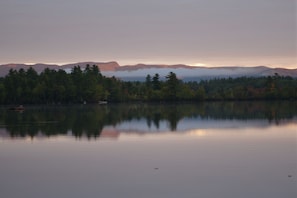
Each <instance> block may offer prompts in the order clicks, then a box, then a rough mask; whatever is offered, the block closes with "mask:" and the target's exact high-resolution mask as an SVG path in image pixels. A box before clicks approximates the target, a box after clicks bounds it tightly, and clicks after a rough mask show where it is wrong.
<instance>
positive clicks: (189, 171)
mask: <svg viewBox="0 0 297 198" xmlns="http://www.w3.org/2000/svg"><path fill="white" fill-rule="evenodd" d="M0 197H4V198H6V197H7V198H35V197H36V198H41V197H42V198H52V197H61V198H68V197H69V198H81V197H88V198H89V197H96V198H97V197H100V198H101V197H102V198H116V197H123V198H134V197H135V198H167V197H168V198H198V197H201V198H216V197H218V198H232V197H236V198H251V197H253V198H266V197H267V198H296V197H297V103H296V102H269V103H265V102H237V103H236V102H229V103H220V102H214V103H201V104H179V105H165V104H159V105H156V104H154V105H149V104H130V105H127V104H125V105H105V106H100V105H90V106H89V105H84V106H66V107H65V106H64V107H62V106H59V107H41V106H38V107H37V106H32V107H28V108H26V110H25V111H24V112H14V111H8V110H6V108H4V107H2V108H0Z"/></svg>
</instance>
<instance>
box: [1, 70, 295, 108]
mask: <svg viewBox="0 0 297 198" xmlns="http://www.w3.org/2000/svg"><path fill="white" fill-rule="evenodd" d="M278 99H281V100H287V99H290V100H296V99H297V79H296V78H292V77H288V76H279V75H278V74H275V75H274V76H268V77H257V78H256V77H239V78H220V79H211V80H202V81H199V82H198V81H191V82H183V81H181V80H179V79H178V78H177V76H176V74H175V73H173V72H170V73H169V74H168V75H167V76H166V78H165V80H160V76H159V74H158V73H156V74H154V75H150V74H148V75H147V76H146V78H145V79H144V81H143V82H140V81H136V82H134V81H133V82H132V81H130V82H125V81H121V80H119V79H117V78H115V77H110V78H109V77H105V76H103V75H102V74H101V72H100V70H99V68H98V67H97V66H96V65H93V66H90V65H87V66H86V68H85V69H82V68H81V67H80V66H75V67H74V68H72V71H71V72H70V73H67V72H66V71H65V70H62V69H59V70H51V69H48V68H47V69H45V70H44V71H43V72H41V73H40V74H38V73H37V72H36V71H35V70H34V69H33V68H32V67H30V68H29V69H27V70H25V69H19V70H14V69H10V71H9V73H8V75H6V76H5V77H1V78H0V104H60V103H61V104H73V103H84V102H86V103H98V101H108V102H127V101H147V102H150V101H213V100H222V101H223V100H278Z"/></svg>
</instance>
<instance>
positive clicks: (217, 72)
mask: <svg viewBox="0 0 297 198" xmlns="http://www.w3.org/2000/svg"><path fill="white" fill-rule="evenodd" d="M87 64H89V65H90V66H92V65H97V66H98V67H99V69H100V71H101V73H102V74H103V75H105V76H108V77H111V76H115V77H117V78H120V79H122V80H127V81H128V80H131V81H134V80H140V81H143V80H145V77H146V76H147V75H148V74H150V75H151V76H153V75H155V74H156V73H158V74H159V75H160V77H161V79H164V77H165V76H166V75H167V74H168V73H169V72H171V71H172V72H174V73H176V75H177V77H178V78H180V79H183V80H186V81H187V80H201V79H209V78H227V77H241V76H253V77H260V76H271V75H275V73H278V74H279V75H280V76H291V77H296V78H297V69H284V68H269V67H265V66H257V67H193V66H188V65H182V64H179V65H148V64H137V65H125V66H120V65H119V64H118V63H117V62H79V63H72V64H66V65H54V64H52V65H50V64H35V65H26V64H6V65H0V76H5V75H7V74H8V72H9V70H10V69H16V70H19V69H21V68H24V69H25V70H27V69H28V68H29V67H33V68H34V69H35V70H36V71H37V72H38V73H40V72H42V71H43V70H44V69H45V68H50V69H57V70H58V69H63V70H65V71H66V72H71V69H72V68H73V67H74V66H77V65H79V66H80V67H81V68H82V69H84V68H85V67H86V65H87Z"/></svg>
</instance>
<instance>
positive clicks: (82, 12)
mask: <svg viewBox="0 0 297 198" xmlns="http://www.w3.org/2000/svg"><path fill="white" fill-rule="evenodd" d="M296 21H297V14H296V0H0V64H6V63H58V64H63V63H73V62H81V61H98V62H105V61H117V62H118V63H119V64H120V65H127V64H137V63H147V64H149V63H152V64H188V65H193V66H259V65H265V66H271V67H284V68H297V58H296V57H297V36H296V35H297V31H296V29H297V28H296V26H297V22H296Z"/></svg>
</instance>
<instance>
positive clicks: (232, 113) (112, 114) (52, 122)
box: [0, 101, 297, 138]
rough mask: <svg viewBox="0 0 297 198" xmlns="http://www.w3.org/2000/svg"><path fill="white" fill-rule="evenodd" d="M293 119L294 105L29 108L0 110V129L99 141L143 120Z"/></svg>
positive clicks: (172, 124) (173, 125)
mask: <svg viewBox="0 0 297 198" xmlns="http://www.w3.org/2000/svg"><path fill="white" fill-rule="evenodd" d="M294 116H297V103H296V102H294V101H286V102H207V103H195V104H116V105H107V106H99V105H98V106H96V105H93V106H88V105H84V106H64V107H30V108H28V109H26V110H25V111H24V112H23V113H18V112H14V111H7V110H4V109H0V126H2V127H3V126H4V127H5V128H6V130H7V131H8V132H9V133H10V135H11V136H12V137H26V136H30V137H35V136H38V135H43V136H53V135H67V134H68V133H70V134H71V135H74V136H76V137H82V136H86V137H88V138H91V137H95V138H96V137H99V136H100V134H101V131H102V129H103V128H104V127H105V126H115V125H117V124H118V123H121V122H123V121H132V120H134V121H135V120H140V119H146V122H147V127H148V128H151V127H152V126H155V127H156V128H157V129H159V127H160V122H161V121H166V122H168V128H169V129H170V130H171V131H174V130H176V128H177V126H178V122H179V121H180V120H181V119H183V118H185V117H187V118H197V119H225V120H231V119H236V120H251V119H262V120H263V119H265V120H268V121H269V122H275V123H276V124H278V123H279V122H280V121H281V120H283V119H292V118H293V117H294Z"/></svg>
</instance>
